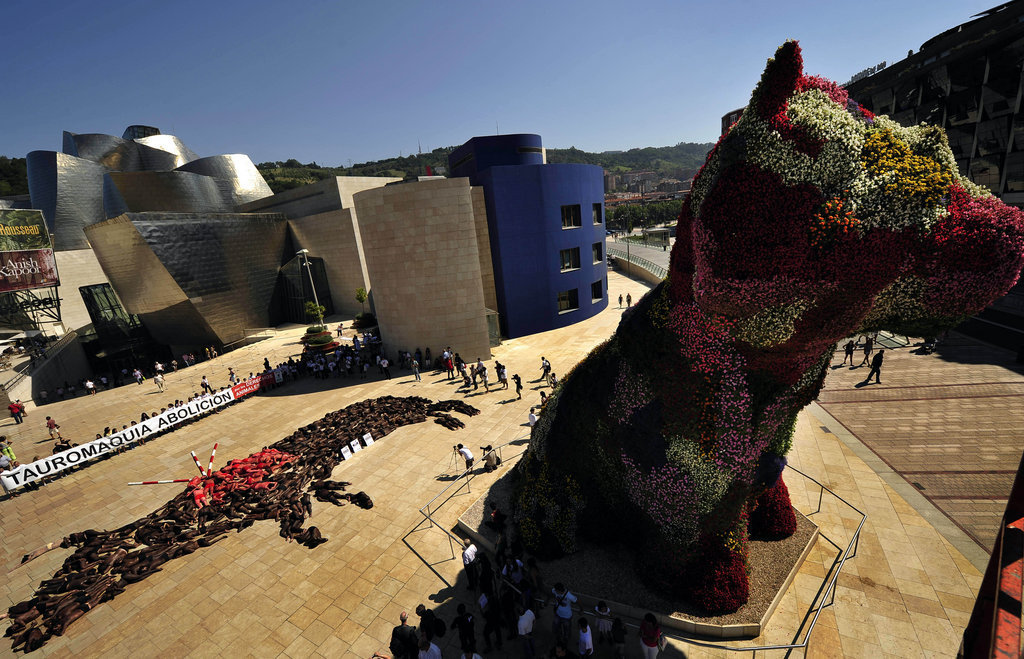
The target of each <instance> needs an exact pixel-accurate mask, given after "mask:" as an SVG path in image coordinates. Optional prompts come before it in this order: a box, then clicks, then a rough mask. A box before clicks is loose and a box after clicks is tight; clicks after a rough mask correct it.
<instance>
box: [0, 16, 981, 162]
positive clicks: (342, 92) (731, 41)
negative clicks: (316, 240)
mask: <svg viewBox="0 0 1024 659" xmlns="http://www.w3.org/2000/svg"><path fill="white" fill-rule="evenodd" d="M995 4H997V2H996V0H984V1H981V2H979V1H977V0H960V1H951V0H930V1H928V0H896V1H891V0H890V1H888V2H880V1H876V0H861V1H860V2H856V3H850V2H828V1H825V2H823V1H821V0H818V1H799V2H753V1H750V2H744V1H740V0H720V1H718V2H714V3H712V2H688V1H687V2H682V1H677V2H639V3H630V2H624V1H619V2H607V1H605V0H588V1H586V2H568V1H567V2H562V1H559V0H547V1H542V2H534V1H532V0H517V1H510V0H504V1H501V2H494V1H490V0H475V1H465V2H464V1H462V0H458V1H449V0H435V1H434V2H412V1H407V2H398V1H393V0H371V1H370V2H366V1H344V2H342V1H339V0H335V1H326V0H302V1H300V2H283V1H281V0H278V1H276V2H266V1H263V0H246V1H244V2H235V1H234V0H204V1H196V0H174V1H172V2H168V1H167V0H159V1H154V0H134V1H132V2H127V1H125V2H120V1H119V2H113V1H105V0H81V1H72V0H66V1H63V2H47V1H46V0H3V2H2V3H0V44H3V50H4V60H5V64H6V66H5V67H4V73H5V76H4V84H3V90H4V91H3V95H4V97H5V98H4V100H3V102H2V107H3V111H2V113H0V125H2V126H3V129H2V132H0V154H2V155H8V156H24V155H25V154H26V153H28V152H29V151H32V150H34V149H51V150H58V149H60V141H61V131H62V130H69V131H71V132H76V133H111V134H115V135H120V134H121V132H122V131H123V129H124V127H125V126H127V125H129V124H134V123H139V124H148V125H153V126H157V127H159V128H160V129H161V130H162V131H163V132H165V133H171V134H174V135H177V136H178V137H180V138H181V139H182V140H183V141H184V142H185V143H186V144H187V145H189V147H190V148H192V150H194V151H196V152H197V153H198V154H199V155H202V156H207V155H215V154H219V153H247V154H249V155H250V156H251V157H252V159H253V160H254V161H255V162H261V161H265V160H285V159H287V158H297V159H299V160H301V161H302V162H309V161H316V162H318V163H320V164H326V165H347V164H348V163H349V160H351V161H352V162H356V163H358V162H363V161H366V160H375V159H378V158H384V157H388V156H392V155H398V154H399V153H403V154H406V155H407V154H409V153H410V152H414V151H415V150H416V148H417V142H418V143H419V144H421V145H422V148H423V150H424V151H428V150H431V149H434V148H437V147H444V146H452V145H458V144H461V143H462V142H464V141H466V140H467V139H469V138H470V137H473V136H474V135H489V134H494V132H495V126H496V125H497V129H498V130H500V131H501V132H503V133H514V132H529V133H539V134H541V135H542V136H543V138H544V144H545V146H548V147H568V146H576V147H578V148H581V149H585V150H588V151H603V150H606V149H628V148H632V147H640V146H664V145H670V144H675V143H677V142H709V141H714V140H715V139H717V136H718V131H719V122H720V118H721V116H722V115H723V114H724V113H725V112H727V111H729V110H732V109H734V108H736V107H740V106H743V105H745V104H746V102H747V100H748V98H749V95H750V91H751V89H752V88H753V85H754V84H755V83H756V81H757V79H758V77H759V75H760V72H761V70H762V68H763V67H764V62H765V60H766V59H767V58H768V57H770V56H771V54H772V53H773V52H774V50H775V48H777V47H778V45H779V44H780V43H782V42H783V41H784V40H785V39H787V38H794V39H798V40H800V43H801V45H802V47H803V49H804V62H805V70H806V71H808V72H810V73H816V74H819V75H824V76H827V77H830V78H832V79H834V80H837V81H838V82H844V81H846V80H847V79H849V77H850V76H851V75H852V74H854V73H856V72H857V71H859V70H861V69H864V68H866V67H868V66H871V65H874V64H877V63H878V62H880V61H882V60H887V61H889V62H890V63H892V62H894V61H897V60H899V59H902V58H903V57H905V56H906V54H907V51H908V50H909V49H914V50H917V49H918V48H920V45H921V43H922V42H924V41H926V40H927V39H929V38H930V37H932V36H934V35H936V34H938V33H939V32H942V31H944V30H946V29H948V28H950V27H953V26H954V25H957V24H959V23H963V22H965V21H967V20H969V18H970V16H972V15H973V14H976V13H978V12H980V11H983V10H985V9H988V8H990V7H992V6H994V5H995Z"/></svg>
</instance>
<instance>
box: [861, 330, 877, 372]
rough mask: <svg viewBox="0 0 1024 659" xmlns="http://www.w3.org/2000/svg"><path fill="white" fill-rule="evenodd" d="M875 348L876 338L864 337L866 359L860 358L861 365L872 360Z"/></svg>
mask: <svg viewBox="0 0 1024 659" xmlns="http://www.w3.org/2000/svg"><path fill="white" fill-rule="evenodd" d="M874 348H875V340H874V338H872V337H870V336H865V337H864V359H862V360H860V364H859V366H863V365H864V364H867V363H868V362H870V361H871V351H872V350H874Z"/></svg>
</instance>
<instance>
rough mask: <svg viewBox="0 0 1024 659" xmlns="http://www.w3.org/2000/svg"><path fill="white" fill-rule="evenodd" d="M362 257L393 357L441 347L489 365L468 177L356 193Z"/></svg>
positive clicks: (479, 269) (436, 352) (478, 254)
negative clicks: (400, 351) (482, 360)
mask: <svg viewBox="0 0 1024 659" xmlns="http://www.w3.org/2000/svg"><path fill="white" fill-rule="evenodd" d="M354 200H355V206H356V211H357V213H358V217H359V231H360V233H361V234H362V245H363V254H364V256H365V259H366V268H367V271H368V273H369V279H370V283H371V285H372V287H373V296H374V305H375V311H376V314H377V320H378V322H379V323H380V326H381V331H382V334H383V337H384V342H385V344H386V346H387V349H388V351H389V352H390V353H393V352H394V351H396V350H409V351H410V352H411V351H413V350H415V349H416V348H420V349H423V348H427V347H429V348H430V350H431V353H432V355H434V356H436V355H439V354H440V353H441V351H442V350H443V349H444V347H445V346H447V345H450V346H452V348H453V349H454V350H455V351H457V352H459V353H461V354H462V356H463V357H464V358H465V359H466V361H470V360H471V359H475V358H476V357H480V358H482V359H490V354H491V353H490V346H489V341H488V336H487V320H486V317H485V314H484V306H485V297H484V287H483V284H482V283H481V279H482V278H481V267H480V252H479V250H478V249H477V224H478V221H477V218H476V217H475V214H474V203H473V194H472V188H471V187H470V185H469V180H468V179H465V178H457V179H443V180H429V181H419V182H413V183H405V184H402V185H392V186H388V187H385V188H377V189H373V190H367V191H364V192H360V193H357V194H356V195H355V197H354Z"/></svg>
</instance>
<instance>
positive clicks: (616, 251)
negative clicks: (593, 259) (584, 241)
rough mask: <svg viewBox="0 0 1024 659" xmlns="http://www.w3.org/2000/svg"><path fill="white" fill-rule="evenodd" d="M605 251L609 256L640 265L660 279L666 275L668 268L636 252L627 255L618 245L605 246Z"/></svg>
mask: <svg viewBox="0 0 1024 659" xmlns="http://www.w3.org/2000/svg"><path fill="white" fill-rule="evenodd" d="M605 251H606V252H607V253H608V255H609V256H614V257H615V258H617V259H622V260H624V261H628V262H629V263H631V264H633V265H637V266H640V267H641V268H643V269H645V270H647V271H648V272H650V273H651V274H652V275H654V276H655V277H660V278H661V279H664V278H665V277H668V270H666V269H665V267H664V266H660V265H658V264H657V263H654V262H653V261H648V260H647V259H645V258H642V257H640V256H637V255H636V254H628V255H627V254H626V250H624V249H621V248H619V247H610V246H608V247H606V248H605Z"/></svg>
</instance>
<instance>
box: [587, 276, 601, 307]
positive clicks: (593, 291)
mask: <svg viewBox="0 0 1024 659" xmlns="http://www.w3.org/2000/svg"><path fill="white" fill-rule="evenodd" d="M602 283H603V282H602V281H601V280H600V279H598V280H597V281H595V282H594V283H593V284H591V285H590V301H591V302H600V301H601V300H603V299H604V286H602Z"/></svg>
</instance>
